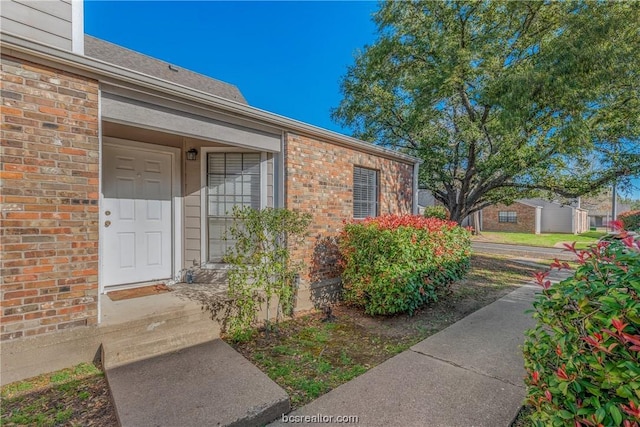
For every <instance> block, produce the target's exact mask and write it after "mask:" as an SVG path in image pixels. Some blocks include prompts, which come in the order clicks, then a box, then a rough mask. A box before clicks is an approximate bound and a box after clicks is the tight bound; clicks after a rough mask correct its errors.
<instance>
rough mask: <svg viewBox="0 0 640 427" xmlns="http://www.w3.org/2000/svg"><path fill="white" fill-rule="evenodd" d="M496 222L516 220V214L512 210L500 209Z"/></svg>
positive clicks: (512, 221) (515, 221)
mask: <svg viewBox="0 0 640 427" xmlns="http://www.w3.org/2000/svg"><path fill="white" fill-rule="evenodd" d="M498 222H511V223H514V224H515V223H517V222H518V215H517V213H516V212H514V211H500V212H498Z"/></svg>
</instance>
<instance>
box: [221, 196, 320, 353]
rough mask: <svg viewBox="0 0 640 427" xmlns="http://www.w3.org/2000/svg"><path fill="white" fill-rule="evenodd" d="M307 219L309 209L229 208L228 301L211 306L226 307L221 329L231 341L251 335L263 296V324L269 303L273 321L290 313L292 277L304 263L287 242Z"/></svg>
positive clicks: (299, 234)
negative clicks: (273, 311) (295, 257)
mask: <svg viewBox="0 0 640 427" xmlns="http://www.w3.org/2000/svg"><path fill="white" fill-rule="evenodd" d="M310 223H311V215H310V214H307V213H305V214H302V213H300V212H296V211H290V210H287V209H273V208H265V209H262V210H256V209H252V208H249V207H244V208H238V207H234V208H233V225H232V226H231V227H230V228H229V229H228V232H227V236H226V237H225V238H230V239H233V240H234V241H235V244H234V245H233V246H231V248H230V249H229V251H228V253H227V254H226V256H225V261H226V262H227V263H229V264H230V266H231V268H230V270H229V272H228V282H229V288H228V290H227V296H228V300H227V303H228V304H229V306H228V307H217V306H211V307H210V309H211V310H212V311H220V310H224V311H223V312H224V313H225V314H224V315H225V317H224V318H223V319H222V326H223V330H225V331H228V332H229V334H230V336H231V337H232V338H233V339H234V340H235V341H243V340H245V339H247V338H250V336H251V334H252V333H253V329H252V328H253V327H254V326H255V325H256V322H257V320H258V312H259V310H260V306H261V304H262V303H263V302H266V310H265V311H266V316H267V319H266V320H265V323H266V326H267V327H269V324H270V319H269V311H270V310H269V308H270V306H271V304H276V308H277V309H276V318H275V322H276V323H277V322H278V321H279V320H280V318H281V316H282V315H288V314H290V313H291V311H292V309H293V306H292V304H293V297H294V291H295V289H294V281H295V277H296V275H297V274H299V272H300V270H301V268H302V265H301V263H300V262H294V261H293V260H292V259H291V251H290V244H291V243H295V242H299V241H301V240H302V239H303V238H304V236H305V234H306V232H307V229H308V227H309V224H310Z"/></svg>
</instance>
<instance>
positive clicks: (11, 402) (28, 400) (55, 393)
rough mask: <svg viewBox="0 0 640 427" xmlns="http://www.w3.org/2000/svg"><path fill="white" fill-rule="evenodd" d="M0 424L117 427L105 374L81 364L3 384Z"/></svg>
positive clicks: (94, 367)
mask: <svg viewBox="0 0 640 427" xmlns="http://www.w3.org/2000/svg"><path fill="white" fill-rule="evenodd" d="M1 395H2V407H1V408H0V425H3V426H4V425H7V426H13V425H19V426H23V425H38V426H58V425H71V426H115V425H118V421H117V418H116V413H115V410H114V408H113V405H112V403H111V396H110V394H109V387H108V386H107V381H106V380H105V378H104V374H103V373H102V371H101V370H100V369H98V368H97V367H96V366H94V365H92V364H89V363H82V364H80V365H77V366H75V367H73V368H69V369H63V370H60V371H56V372H52V373H49V374H44V375H40V376H38V377H34V378H31V379H28V380H25V381H19V382H15V383H12V384H7V385H6V386H4V387H2V390H1Z"/></svg>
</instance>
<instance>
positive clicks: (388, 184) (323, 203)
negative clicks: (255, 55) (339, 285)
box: [285, 133, 413, 286]
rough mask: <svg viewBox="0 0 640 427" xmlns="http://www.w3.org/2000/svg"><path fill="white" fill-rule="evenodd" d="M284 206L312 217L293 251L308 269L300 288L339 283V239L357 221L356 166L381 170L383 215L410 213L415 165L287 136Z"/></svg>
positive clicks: (308, 139)
mask: <svg viewBox="0 0 640 427" xmlns="http://www.w3.org/2000/svg"><path fill="white" fill-rule="evenodd" d="M285 153H286V154H285V169H286V172H285V177H286V178H285V183H286V184H285V185H286V195H287V196H286V197H287V199H286V206H287V208H289V209H294V210H300V211H303V212H309V213H311V214H312V215H313V220H312V223H311V227H310V233H309V236H308V238H307V239H306V242H305V244H304V245H302V246H301V247H298V248H296V249H295V250H294V251H293V256H294V257H296V258H297V259H303V260H304V262H305V264H306V265H307V268H306V270H305V272H304V274H303V275H302V277H301V279H302V285H303V286H307V285H309V284H310V283H311V284H312V283H317V282H322V281H326V280H328V279H335V278H337V277H338V276H339V270H338V268H337V261H338V251H337V246H336V239H335V237H336V236H337V234H338V233H339V232H340V230H341V229H342V227H343V220H351V219H352V218H353V167H354V165H355V166H362V167H366V168H371V169H376V170H378V171H379V180H380V195H379V203H380V213H381V214H387V213H407V214H410V213H412V209H413V165H412V164H406V163H401V162H397V161H393V160H389V159H385V158H382V157H377V156H374V155H372V154H366V153H362V152H359V151H356V150H353V149H349V148H345V147H340V146H338V145H334V144H331V143H328V142H323V141H319V140H316V139H312V138H309V137H305V136H300V135H296V134H292V133H289V134H287V137H286V150H285Z"/></svg>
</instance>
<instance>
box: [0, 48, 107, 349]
mask: <svg viewBox="0 0 640 427" xmlns="http://www.w3.org/2000/svg"><path fill="white" fill-rule="evenodd" d="M1 122H2V159H1V161H0V165H1V166H0V178H1V179H2V182H1V198H2V199H1V202H2V216H1V218H0V221H1V224H0V232H1V234H0V239H1V243H2V260H1V262H0V266H1V268H2V275H3V284H2V291H1V295H2V298H1V301H0V303H1V304H2V305H1V315H2V319H1V320H2V322H1V323H2V325H1V329H0V331H1V339H2V340H10V339H15V338H20V337H23V336H31V335H37V334H43V333H46V332H51V331H56V330H61V329H65V328H70V327H73V326H82V325H92V324H95V323H96V321H97V295H98V276H97V275H98V160H99V155H98V149H99V147H98V83H97V82H96V81H93V80H89V79H86V78H83V77H79V76H76V75H73V74H70V73H66V72H62V71H57V70H54V69H50V68H47V67H44V66H40V65H37V64H33V63H29V62H25V61H22V60H18V59H15V58H11V57H6V56H3V57H2V111H1Z"/></svg>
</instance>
